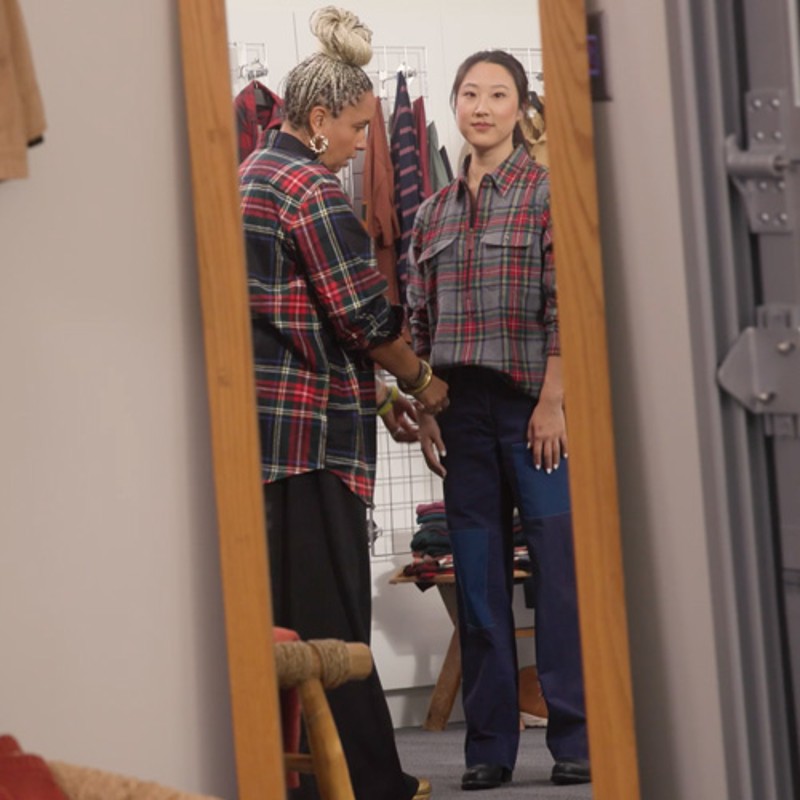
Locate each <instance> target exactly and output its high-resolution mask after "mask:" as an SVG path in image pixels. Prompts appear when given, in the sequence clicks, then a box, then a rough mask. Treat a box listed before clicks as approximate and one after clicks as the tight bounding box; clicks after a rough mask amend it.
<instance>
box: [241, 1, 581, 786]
mask: <svg viewBox="0 0 800 800" xmlns="http://www.w3.org/2000/svg"><path fill="white" fill-rule="evenodd" d="M508 6H509V7H508V8H505V7H503V8H493V9H492V14H491V15H489V14H487V13H486V11H485V9H479V8H478V7H477V6H476V7H475V8H470V6H469V5H467V6H466V7H461V8H459V13H458V15H457V18H453V16H452V15H451V14H448V16H445V14H444V5H443V3H442V4H441V8H440V9H439V11H440V13H439V14H438V15H435V14H433V13H432V11H433V10H435V9H431V6H430V4H429V3H427V4H425V5H424V6H423V5H422V4H419V5H418V6H416V7H415V5H414V4H405V5H404V6H403V7H402V8H398V7H395V6H390V5H386V6H383V5H372V6H370V7H368V8H363V9H362V8H358V7H355V6H347V11H345V10H344V9H342V8H340V7H338V6H332V7H324V8H322V7H321V4H307V5H302V4H301V5H296V6H294V7H293V8H292V10H281V9H274V8H270V9H269V10H267V9H265V8H263V4H261V5H259V4H255V3H251V2H248V1H247V0H229V2H228V32H229V38H230V45H229V52H230V67H231V82H232V94H233V103H234V108H235V110H236V115H237V126H238V141H239V156H240V162H241V166H240V186H241V197H242V214H243V224H244V233H245V242H246V250H247V262H248V279H249V290H250V306H251V318H252V323H253V346H254V373H255V378H256V388H257V395H258V410H259V427H260V434H261V450H262V478H263V480H264V496H265V508H266V512H267V523H268V530H269V537H268V546H269V555H270V566H271V576H270V578H271V591H272V597H273V612H274V617H275V624H276V625H277V626H279V627H283V628H289V629H291V630H294V631H296V632H297V633H298V634H299V636H300V637H301V638H302V639H306V640H307V639H320V638H335V639H342V640H345V641H360V642H365V643H367V644H370V646H371V649H372V653H373V657H374V661H375V665H376V669H375V670H374V671H373V673H372V674H371V675H370V677H369V678H367V679H366V680H365V681H363V682H352V683H347V684H345V685H342V686H340V687H339V688H336V689H334V690H332V691H331V692H330V693H329V702H330V706H331V709H332V711H333V715H334V719H335V722H336V726H337V729H338V733H339V736H340V738H341V740H342V745H343V747H344V750H345V754H346V757H347V762H348V767H349V772H350V779H351V782H352V785H353V790H354V796H355V797H356V798H363V800H366V798H370V800H373V798H391V799H392V800H404V799H405V798H412V797H413V798H424V797H428V796H430V795H431V793H432V791H434V792H436V794H437V795H438V796H447V792H448V791H453V793H455V792H456V791H460V790H482V789H499V790H500V793H502V789H503V787H504V786H505V785H508V786H509V789H511V788H513V787H515V786H516V785H518V784H520V783H522V784H531V785H537V784H538V785H540V786H541V787H543V786H545V785H550V784H556V785H561V784H588V783H589V781H590V769H589V760H588V743H587V734H586V720H585V710H584V702H583V684H582V675H581V656H580V640H579V636H578V624H577V599H576V594H575V577H574V565H573V554H572V530H571V513H570V504H569V491H568V483H567V481H568V475H567V463H568V460H567V455H568V428H567V424H566V419H565V414H564V404H565V398H564V391H563V385H562V379H561V356H560V347H559V336H558V314H557V293H556V285H555V272H554V258H555V257H556V256H555V255H554V254H555V250H554V248H553V241H552V226H551V222H550V206H549V183H548V173H547V169H546V164H547V149H546V135H545V132H544V131H545V118H546V92H545V84H544V77H543V75H542V67H541V49H540V47H539V46H538V41H539V36H538V25H537V20H536V14H535V9H534V8H533V7H531V6H530V5H528V4H526V5H524V6H523V5H520V4H517V3H511V4H508ZM432 20H435V21H432ZM431 587H435V588H436V591H434V592H431V593H428V592H426V591H424V590H425V589H428V588H431ZM419 590H423V591H419ZM437 594H438V595H439V596H440V597H441V600H439V599H437V597H436V595H437ZM442 601H444V602H442ZM534 608H535V617H536V618H535V624H534ZM421 727H424V728H427V729H428V730H427V731H422V730H421ZM429 731H436V732H437V733H430V732H429ZM445 734H446V735H447V737H448V738H447V742H448V745H447V746H448V748H449V749H450V750H451V751H452V752H451V753H450V758H448V763H447V765H446V767H443V766H442V764H441V763H440V761H441V758H440V756H441V753H442V747H443V746H444V745H443V744H442V742H444V739H442V740H440V741H439V742H435V744H436V748H435V752H436V753H437V756H436V760H435V761H434V759H433V758H432V757H431V753H432V752H434V750H433V748H432V746H431V743H430V742H429V740H426V739H425V738H420V737H430V736H444V735H445ZM443 769H444V770H445V771H444V772H443V771H442V770H443ZM431 778H432V779H433V783H434V788H433V790H432V789H431ZM440 783H441V784H443V785H441V786H440V785H439V784H440ZM576 791H579V792H582V794H580V796H584V797H589V796H591V788H590V786H589V785H586V786H583V787H582V788H581V789H578V790H576ZM299 792H300V794H298V796H301V795H302V796H309V797H312V796H315V788H314V781H313V780H309V781H306V780H303V781H302V787H301V788H300V790H299ZM542 796H546V795H544V794H543V795H542ZM576 796H578V795H576Z"/></svg>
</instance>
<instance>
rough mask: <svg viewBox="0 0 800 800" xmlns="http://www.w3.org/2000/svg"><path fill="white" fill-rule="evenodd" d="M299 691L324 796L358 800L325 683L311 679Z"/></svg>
mask: <svg viewBox="0 0 800 800" xmlns="http://www.w3.org/2000/svg"><path fill="white" fill-rule="evenodd" d="M297 688H298V691H299V692H300V707H301V708H302V710H303V719H304V720H305V723H306V735H307V736H308V747H309V750H310V751H311V763H312V764H313V766H314V775H315V777H316V779H317V789H318V790H319V794H320V797H321V798H322V800H355V796H354V795H353V785H352V783H351V782H350V772H349V771H348V769H347V761H346V760H345V757H344V750H342V743H341V740H340V739H339V733H338V731H337V729H336V723H335V722H334V721H333V715H332V714H331V709H330V706H329V705H328V699H327V698H326V697H325V689H324V688H323V686H322V683H321V681H320V680H319V679H318V678H310V679H309V680H307V681H303V683H301V684H300V685H299V686H298V687H297Z"/></svg>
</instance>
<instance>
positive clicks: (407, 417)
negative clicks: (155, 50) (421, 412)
mask: <svg viewBox="0 0 800 800" xmlns="http://www.w3.org/2000/svg"><path fill="white" fill-rule="evenodd" d="M381 419H382V420H383V424H384V425H385V426H386V428H387V430H388V431H389V433H390V434H391V435H392V438H393V439H394V440H395V441H396V442H407V443H412V442H418V441H419V428H418V427H417V409H416V406H415V405H414V402H413V401H412V400H410V399H409V398H408V397H406V396H405V395H404V394H402V393H398V395H397V399H396V400H395V401H394V403H393V404H392V407H391V409H390V410H389V411H388V412H387V413H386V414H384V415H383V416H382V417H381Z"/></svg>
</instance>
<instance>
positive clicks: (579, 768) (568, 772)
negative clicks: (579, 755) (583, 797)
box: [550, 759, 592, 786]
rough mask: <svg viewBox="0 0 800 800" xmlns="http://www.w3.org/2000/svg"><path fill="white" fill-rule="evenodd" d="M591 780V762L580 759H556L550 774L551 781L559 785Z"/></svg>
mask: <svg viewBox="0 0 800 800" xmlns="http://www.w3.org/2000/svg"><path fill="white" fill-rule="evenodd" d="M591 780H592V774H591V771H590V770H589V762H588V761H583V760H579V759H575V760H572V759H569V760H565V761H556V763H555V765H554V766H553V772H552V773H551V775H550V781H551V782H552V783H555V784H558V785H559V786H565V785H566V784H568V783H590V782H591Z"/></svg>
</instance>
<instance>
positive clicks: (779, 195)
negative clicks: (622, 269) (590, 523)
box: [665, 0, 800, 800]
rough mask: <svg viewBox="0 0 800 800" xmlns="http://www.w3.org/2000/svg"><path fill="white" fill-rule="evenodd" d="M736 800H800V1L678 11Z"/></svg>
mask: <svg viewBox="0 0 800 800" xmlns="http://www.w3.org/2000/svg"><path fill="white" fill-rule="evenodd" d="M665 6H666V8H667V10H668V14H667V17H668V19H669V20H670V36H671V41H672V42H673V43H674V48H673V76H674V86H675V94H674V98H673V100H674V104H675V106H676V109H677V111H678V115H679V117H680V118H681V119H682V120H683V121H684V122H683V124H682V125H681V127H680V129H679V130H678V133H677V136H678V146H679V148H682V150H683V152H684V153H685V155H686V174H685V175H683V176H682V177H681V184H682V194H683V197H684V200H685V204H684V225H685V231H686V238H685V241H684V243H683V244H684V248H685V252H686V254H687V262H688V267H689V273H688V281H689V288H690V292H691V299H690V307H691V308H690V313H691V319H692V328H693V330H692V333H693V337H694V341H695V342H696V345H697V351H696V362H695V364H694V368H695V374H696V378H697V385H698V412H699V418H700V420H701V422H702V423H703V426H704V430H703V433H702V434H701V437H702V439H703V441H701V447H702V448H703V452H704V453H706V454H707V456H706V458H707V462H708V463H707V465H705V466H707V469H706V470H705V474H706V483H705V484H704V494H705V497H706V511H707V519H708V527H709V547H710V552H711V553H712V555H713V556H714V574H713V575H712V576H711V581H712V588H713V591H714V596H715V614H716V619H715V621H716V622H717V630H718V640H717V651H718V654H719V660H720V664H721V669H722V673H723V674H721V676H720V678H721V687H722V688H721V691H722V695H723V696H722V698H721V699H722V705H723V709H724V711H723V713H724V714H725V715H726V730H725V731H724V732H723V736H724V742H725V748H726V754H727V758H728V765H729V770H728V772H729V784H730V791H731V794H730V800H734V799H736V800H738V799H739V798H741V800H789V799H790V798H793V797H799V796H800V778H799V777H798V764H799V763H800V748H799V747H798V740H799V738H800V737H798V720H799V719H800V22H799V21H798V16H799V13H798V0H709V2H702V3H698V2H696V1H693V0H675V1H674V2H669V0H667V1H666V2H665Z"/></svg>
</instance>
